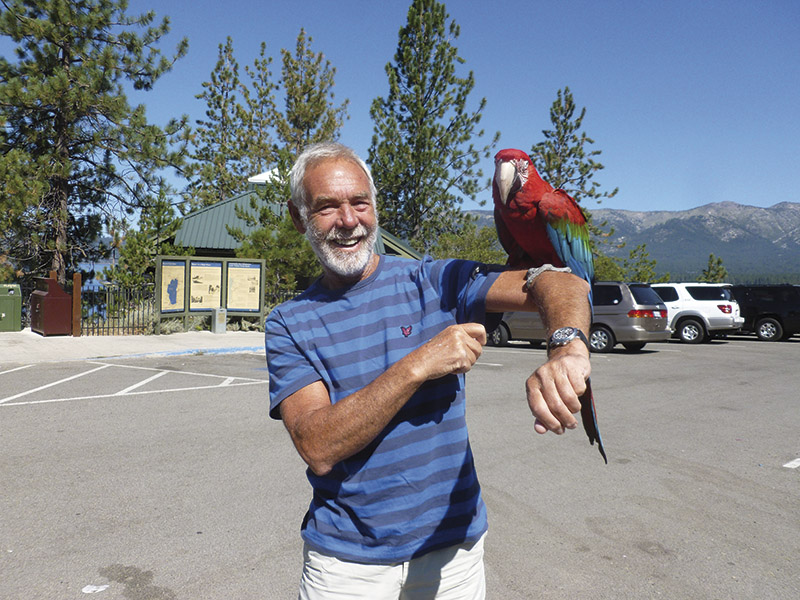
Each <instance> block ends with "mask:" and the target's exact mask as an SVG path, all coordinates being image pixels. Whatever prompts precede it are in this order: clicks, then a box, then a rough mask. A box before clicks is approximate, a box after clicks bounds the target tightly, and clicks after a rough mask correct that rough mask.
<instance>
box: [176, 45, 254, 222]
mask: <svg viewBox="0 0 800 600" xmlns="http://www.w3.org/2000/svg"><path fill="white" fill-rule="evenodd" d="M210 79H211V80H210V81H205V82H203V84H202V85H203V91H202V92H201V93H200V94H197V96H195V97H196V98H197V99H198V100H205V102H206V111H205V119H198V120H197V121H196V125H197V126H196V127H195V128H194V129H193V131H192V134H191V138H190V139H191V141H192V147H193V149H194V150H193V152H192V154H191V159H192V161H193V162H192V163H191V164H190V165H189V166H188V167H187V169H186V172H185V175H186V178H187V179H188V181H189V185H188V186H187V188H186V190H184V196H185V197H186V199H187V200H188V202H189V206H190V207H191V208H198V207H203V206H209V205H211V204H216V203H217V202H222V201H224V200H227V199H229V198H232V197H233V196H234V195H235V194H236V193H238V192H240V191H241V190H242V189H243V188H244V187H245V185H246V181H247V177H248V175H250V174H251V173H247V171H246V169H245V156H246V154H247V149H246V147H247V141H246V140H245V137H244V136H245V135H246V133H247V129H246V128H245V127H243V123H242V121H243V119H244V118H245V114H246V111H245V109H244V108H243V107H242V105H241V104H240V103H239V92H240V89H241V83H240V81H239V63H238V62H237V61H236V58H235V56H234V53H233V40H232V39H231V37H230V36H228V38H227V40H226V42H225V44H224V45H223V44H220V45H219V58H218V60H217V64H216V66H215V67H214V70H213V71H212V72H211V77H210Z"/></svg>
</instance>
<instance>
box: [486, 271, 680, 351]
mask: <svg viewBox="0 0 800 600" xmlns="http://www.w3.org/2000/svg"><path fill="white" fill-rule="evenodd" d="M592 296H593V303H594V318H593V320H592V329H591V333H590V337H589V343H590V344H591V346H592V351H593V352H609V351H611V349H612V348H613V347H614V346H615V345H616V344H618V343H619V344H622V346H623V347H624V348H625V349H626V350H629V351H637V350H641V349H642V348H644V346H645V344H647V343H649V342H665V341H667V340H669V337H670V334H671V333H672V332H671V331H670V330H669V329H668V328H667V307H666V306H664V303H663V302H662V301H661V299H660V298H659V297H658V295H657V294H656V293H655V292H653V290H651V289H650V286H649V285H648V284H646V283H630V284H625V283H620V282H610V281H602V282H597V283H595V284H594V285H592ZM546 337H547V332H546V331H545V328H544V325H543V324H542V320H541V319H540V318H539V315H538V314H537V313H528V312H510V313H505V314H504V315H503V320H502V321H501V323H500V325H499V326H498V327H497V329H495V330H494V331H493V332H492V333H491V334H489V343H490V344H492V345H494V346H505V345H506V344H507V343H508V341H509V340H527V341H529V342H531V344H533V345H539V344H541V343H542V342H543V341H545V339H546Z"/></svg>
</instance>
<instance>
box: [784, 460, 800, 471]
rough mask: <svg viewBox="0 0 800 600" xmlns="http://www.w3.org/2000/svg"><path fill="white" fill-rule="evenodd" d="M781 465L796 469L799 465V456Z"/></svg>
mask: <svg viewBox="0 0 800 600" xmlns="http://www.w3.org/2000/svg"><path fill="white" fill-rule="evenodd" d="M783 466H784V467H786V468H787V469H796V468H797V467H800V458H795V459H794V460H792V461H789V462H788V463H786V464H785V465H783Z"/></svg>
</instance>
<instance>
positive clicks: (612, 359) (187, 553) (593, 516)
mask: <svg viewBox="0 0 800 600" xmlns="http://www.w3.org/2000/svg"><path fill="white" fill-rule="evenodd" d="M543 358H544V352H543V351H542V350H534V349H530V348H527V347H526V346H525V345H517V346H512V347H509V348H486V349H485V352H484V354H483V356H482V357H481V359H480V361H479V362H478V363H477V364H476V366H475V367H474V368H473V370H472V371H471V372H470V373H469V374H468V376H467V387H468V397H469V401H468V418H469V421H470V432H471V439H472V445H473V450H474V454H475V459H476V463H477V468H478V474H479V476H480V479H481V484H482V486H483V493H484V497H485V499H486V503H487V506H488V509H489V519H490V532H489V537H488V538H487V544H486V551H487V556H486V564H487V585H488V597H489V598H502V599H504V600H514V599H521V600H522V599H526V600H527V599H530V598H548V599H556V598H558V599H563V598H592V599H605V598H608V599H611V598H614V599H619V598H630V599H641V598H673V599H674V598H687V599H688V598H691V599H706V598H707V599H717V598H719V599H723V598H725V599H730V598H741V599H747V600H751V599H753V598H758V599H764V600H769V599H787V598H797V597H800V569H798V568H797V563H798V559H800V468H797V466H796V463H797V459H798V458H800V433H798V432H800V409H799V408H800V407H799V406H798V404H799V403H800V400H798V389H800V375H798V365H800V339H798V338H794V339H793V340H792V341H790V342H786V343H772V344H770V343H759V342H756V341H755V340H753V339H747V338H741V339H732V340H729V341H717V342H713V343H711V344H704V345H701V346H686V345H681V344H676V343H670V344H652V345H648V346H647V347H646V348H645V351H643V352H641V353H637V354H626V353H623V352H615V353H611V354H608V355H594V358H593V368H594V373H593V386H594V390H595V396H596V402H597V406H598V413H599V422H600V427H601V432H602V434H603V439H604V441H605V444H606V450H607V453H608V458H609V464H608V465H604V464H603V461H602V458H601V457H600V455H599V453H598V452H597V450H596V448H593V447H591V446H589V444H588V441H587V440H586V437H585V435H584V434H583V433H582V432H581V431H573V432H569V433H568V434H566V435H564V436H554V435H552V434H548V435H545V436H539V435H536V434H535V433H533V428H532V419H531V417H530V413H529V412H528V409H527V406H526V405H525V403H524V400H523V397H522V391H523V389H524V388H523V384H524V379H525V377H526V376H527V374H529V373H530V371H532V369H533V368H535V366H537V365H538V364H540V363H541V362H542V360H543ZM12 360H13V359H12ZM266 413H267V372H266V368H265V364H264V355H263V352H261V353H258V352H245V353H232V354H222V355H215V354H199V355H185V356H139V357H135V358H108V359H93V360H80V361H65V362H49V363H44V364H26V363H24V362H23V363H14V362H8V361H7V360H4V361H3V364H2V366H0V436H1V438H0V439H1V441H2V446H1V447H2V451H1V452H0V488H2V490H3V492H2V494H0V598H3V599H6V598H8V599H9V600H17V599H38V598H48V599H52V598H57V599H59V600H60V599H72V598H84V597H85V596H86V594H90V593H91V594H97V598H99V599H128V600H130V599H134V600H177V599H181V600H200V599H209V600H212V599H213V600H218V599H221V598H236V599H245V600H249V599H251V598H252V599H255V598H267V599H272V598H276V599H283V598H293V597H295V596H296V582H297V578H298V576H299V571H300V567H301V561H302V556H301V549H302V544H301V541H300V537H299V527H300V522H301V520H302V516H303V513H304V511H305V507H306V505H307V503H308V500H309V498H310V493H309V488H308V484H307V482H306V480H305V475H304V467H303V464H302V462H301V461H300V459H299V458H298V457H297V455H296V453H295V451H294V449H293V448H292V445H291V441H290V440H289V437H288V435H287V434H286V432H285V431H284V429H283V426H282V425H281V424H280V423H278V422H274V421H271V420H269V418H268V417H267V414H266Z"/></svg>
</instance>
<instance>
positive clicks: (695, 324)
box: [678, 319, 706, 344]
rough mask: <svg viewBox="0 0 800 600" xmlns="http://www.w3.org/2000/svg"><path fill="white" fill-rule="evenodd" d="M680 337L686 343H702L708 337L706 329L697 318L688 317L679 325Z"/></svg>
mask: <svg viewBox="0 0 800 600" xmlns="http://www.w3.org/2000/svg"><path fill="white" fill-rule="evenodd" d="M678 339H679V340H680V341H682V342H684V343H685V344H700V343H702V342H703V340H705V339H706V330H705V328H704V327H703V324H702V323H701V322H700V321H698V320H697V319H686V320H685V321H681V324H680V325H678Z"/></svg>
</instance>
